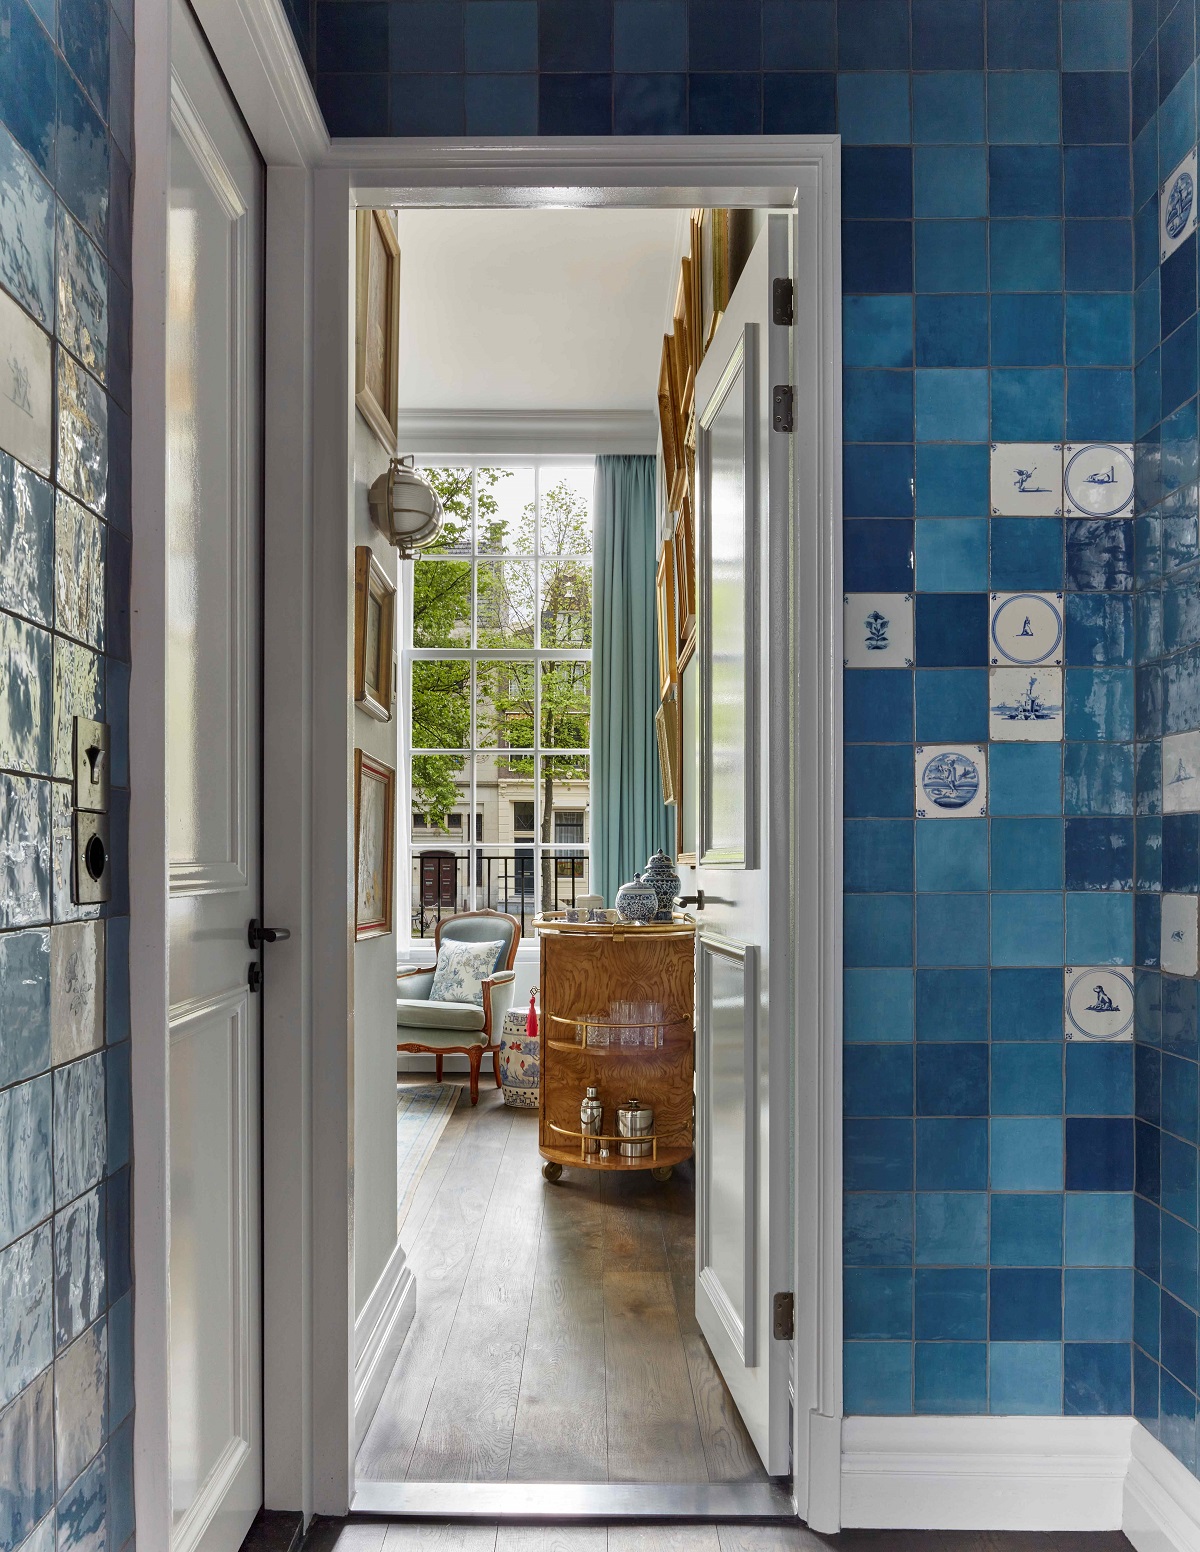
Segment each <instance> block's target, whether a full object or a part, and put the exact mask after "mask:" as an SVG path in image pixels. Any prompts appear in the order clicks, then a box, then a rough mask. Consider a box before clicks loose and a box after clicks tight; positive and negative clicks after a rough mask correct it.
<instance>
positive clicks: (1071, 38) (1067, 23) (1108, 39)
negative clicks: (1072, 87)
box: [1062, 0, 1132, 70]
mask: <svg viewBox="0 0 1200 1552" xmlns="http://www.w3.org/2000/svg"><path fill="white" fill-rule="evenodd" d="M1131 63H1132V61H1131V60H1130V57H1129V7H1128V5H1126V4H1124V0H1070V4H1067V5H1064V6H1063V14H1062V67H1063V69H1064V70H1128V69H1129V66H1130V64H1131Z"/></svg>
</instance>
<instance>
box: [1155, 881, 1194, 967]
mask: <svg viewBox="0 0 1200 1552" xmlns="http://www.w3.org/2000/svg"><path fill="white" fill-rule="evenodd" d="M1198 906H1200V896H1197V895H1163V897H1162V936H1161V941H1160V944H1159V960H1160V963H1161V964H1162V968H1163V969H1164V970H1165V971H1166V972H1167V974H1168V975H1189V976H1190V975H1195V974H1196V969H1197V937H1196V926H1197V907H1198Z"/></svg>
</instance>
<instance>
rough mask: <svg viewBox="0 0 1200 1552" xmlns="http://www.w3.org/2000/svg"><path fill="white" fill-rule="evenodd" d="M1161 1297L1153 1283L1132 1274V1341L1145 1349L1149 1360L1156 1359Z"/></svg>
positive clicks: (1138, 1273) (1138, 1274)
mask: <svg viewBox="0 0 1200 1552" xmlns="http://www.w3.org/2000/svg"><path fill="white" fill-rule="evenodd" d="M1160 1299H1161V1295H1160V1293H1159V1289H1158V1287H1157V1285H1156V1284H1155V1283H1152V1282H1151V1281H1150V1279H1149V1278H1148V1277H1143V1276H1142V1274H1141V1273H1140V1272H1135V1273H1134V1274H1133V1340H1134V1341H1135V1342H1136V1343H1137V1344H1138V1346H1139V1347H1143V1348H1145V1350H1146V1352H1147V1353H1149V1355H1150V1356H1151V1358H1157V1357H1158V1331H1159V1318H1158V1311H1159V1303H1160Z"/></svg>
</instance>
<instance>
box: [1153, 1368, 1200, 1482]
mask: <svg viewBox="0 0 1200 1552" xmlns="http://www.w3.org/2000/svg"><path fill="white" fill-rule="evenodd" d="M1158 1377H1159V1416H1158V1418H1157V1420H1156V1428H1155V1432H1156V1433H1157V1436H1158V1438H1159V1439H1160V1440H1161V1441H1162V1443H1163V1445H1164V1446H1165V1447H1166V1448H1167V1449H1169V1450H1170V1451H1171V1453H1172V1454H1173V1455H1175V1456H1176V1457H1177V1458H1178V1459H1179V1460H1180V1461H1181V1462H1182V1464H1183V1465H1184V1467H1185V1468H1186V1469H1187V1470H1188V1471H1191V1472H1193V1473H1194V1472H1195V1469H1196V1398H1195V1396H1193V1395H1192V1393H1191V1391H1190V1390H1186V1389H1185V1388H1184V1387H1183V1386H1182V1385H1181V1384H1180V1383H1179V1382H1178V1380H1176V1379H1175V1378H1174V1377H1173V1376H1172V1375H1170V1374H1168V1373H1166V1372H1165V1370H1163V1369H1159V1370H1158Z"/></svg>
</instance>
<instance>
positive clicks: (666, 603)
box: [655, 539, 677, 700]
mask: <svg viewBox="0 0 1200 1552" xmlns="http://www.w3.org/2000/svg"><path fill="white" fill-rule="evenodd" d="M655 588H656V591H657V594H658V694H659V698H660V699H661V700H666V698H667V696H668V695H669V694H670V693H671V687H672V685H674V683H675V674H676V652H677V643H676V636H675V541H674V540H673V539H667V540H666V541H665V543H664V544H663V547H662V549H661V550H660V551H659V556H658V573H657V575H656V577H655Z"/></svg>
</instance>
